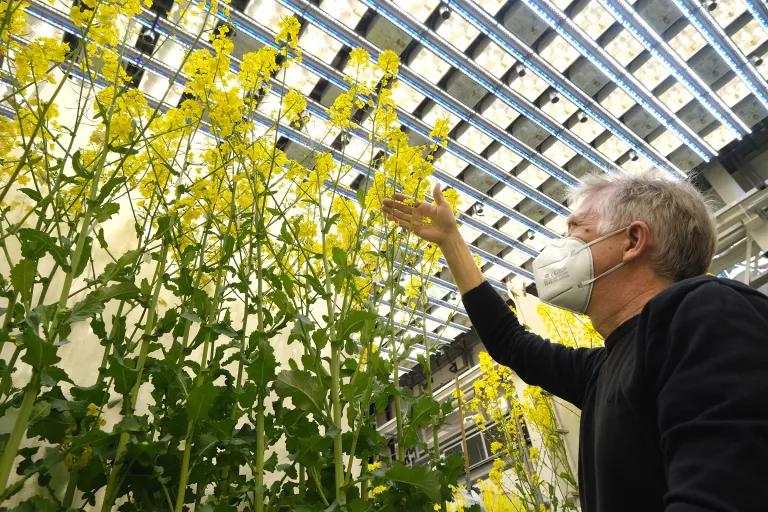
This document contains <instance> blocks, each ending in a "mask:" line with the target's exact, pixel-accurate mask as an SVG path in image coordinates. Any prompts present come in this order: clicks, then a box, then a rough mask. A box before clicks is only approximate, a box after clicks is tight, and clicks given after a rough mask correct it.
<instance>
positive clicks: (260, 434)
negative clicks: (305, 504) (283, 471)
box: [256, 397, 264, 512]
mask: <svg viewBox="0 0 768 512" xmlns="http://www.w3.org/2000/svg"><path fill="white" fill-rule="evenodd" d="M256 512H264V402H263V401H262V399H261V397H259V403H258V404H256Z"/></svg>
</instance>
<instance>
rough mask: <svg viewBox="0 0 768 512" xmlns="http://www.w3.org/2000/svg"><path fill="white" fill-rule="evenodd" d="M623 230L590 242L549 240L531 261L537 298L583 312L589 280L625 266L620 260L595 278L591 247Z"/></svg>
mask: <svg viewBox="0 0 768 512" xmlns="http://www.w3.org/2000/svg"><path fill="white" fill-rule="evenodd" d="M626 229H627V228H621V229H617V230H616V231H613V232H611V233H608V234H606V235H603V236H601V237H599V238H596V239H595V240H592V241H591V242H589V243H586V242H584V241H583V240H581V239H579V238H575V237H566V238H561V239H559V240H553V241H552V242H550V243H549V245H547V246H546V247H545V248H544V249H543V250H542V251H541V253H540V254H539V255H538V256H537V257H536V259H534V260H533V277H534V280H535V281H536V290H537V291H538V293H539V299H541V300H542V301H544V302H546V303H547V304H551V305H552V306H557V307H559V308H563V309H568V310H570V311H573V312H574V313H579V314H582V315H583V314H584V313H586V311H587V306H589V299H590V298H591V297H592V283H594V282H595V281H597V280H598V279H600V278H601V277H604V276H607V275H608V274H610V273H611V272H613V271H615V270H617V269H619V268H621V267H622V266H623V265H624V262H623V261H622V262H620V263H619V264H618V265H616V266H614V267H612V268H610V269H608V270H606V271H605V272H603V273H602V274H600V275H599V276H597V277H595V269H594V265H593V261H592V249H590V247H591V246H592V245H595V244H596V243H598V242H602V241H603V240H605V239H606V238H610V237H612V236H614V235H616V234H618V233H621V232H622V231H624V230H626Z"/></svg>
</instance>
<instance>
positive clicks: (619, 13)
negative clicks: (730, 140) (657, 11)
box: [597, 0, 752, 139]
mask: <svg viewBox="0 0 768 512" xmlns="http://www.w3.org/2000/svg"><path fill="white" fill-rule="evenodd" d="M597 1H598V2H600V5H602V6H603V7H604V8H605V10H607V11H608V12H609V13H611V15H612V16H613V17H614V19H616V20H617V21H618V22H619V23H620V24H621V26H622V27H624V30H627V31H628V32H630V33H631V34H632V35H633V36H635V39H637V40H638V41H639V42H640V43H641V44H642V45H643V47H644V48H645V49H646V50H648V52H649V53H650V54H651V55H653V57H655V58H656V59H657V60H658V61H659V62H661V63H662V64H663V65H664V67H665V68H666V69H667V71H669V73H670V74H671V75H672V76H673V77H675V79H676V80H677V81H678V82H680V84H682V85H683V87H685V88H686V90H687V91H688V92H690V93H691V95H693V97H694V98H695V99H696V100H698V101H699V103H701V105H702V106H703V107H704V108H705V109H707V111H708V112H709V113H710V114H712V116H714V118H715V119H717V120H718V121H719V122H720V123H721V124H722V125H723V126H726V127H727V128H728V129H730V130H731V131H732V132H733V133H734V134H736V138H737V139H741V138H742V137H743V136H744V135H747V134H748V133H750V132H751V131H752V130H750V128H749V127H748V126H747V125H746V123H744V121H742V120H741V119H740V118H739V116H737V115H736V114H735V113H734V112H733V111H732V110H731V109H730V108H729V107H728V105H726V104H725V102H724V101H723V100H722V99H720V97H719V96H718V95H717V94H716V93H715V92H714V91H713V90H712V89H711V88H710V87H709V86H708V85H707V84H706V83H705V82H704V81H703V80H702V79H701V78H700V77H699V75H697V74H696V73H695V72H694V71H693V70H692V69H691V68H690V66H688V63H687V62H686V61H685V60H683V59H682V58H681V57H680V56H679V55H678V54H677V52H676V51H675V50H673V49H672V48H671V47H670V46H669V45H668V44H667V43H666V41H664V39H663V38H662V37H661V35H659V34H658V33H657V32H656V31H655V30H653V29H652V28H651V27H650V26H649V25H648V23H647V22H646V21H645V20H644V19H643V18H642V16H640V15H639V13H638V12H637V11H636V10H635V9H634V7H633V6H632V5H630V4H629V3H628V2H627V1H626V0H597Z"/></svg>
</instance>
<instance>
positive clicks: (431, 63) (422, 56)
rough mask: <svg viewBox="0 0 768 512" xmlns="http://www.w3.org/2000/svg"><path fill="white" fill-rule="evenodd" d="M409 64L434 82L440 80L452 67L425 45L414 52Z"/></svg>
mask: <svg viewBox="0 0 768 512" xmlns="http://www.w3.org/2000/svg"><path fill="white" fill-rule="evenodd" d="M409 66H410V68H411V69H413V70H414V71H415V72H416V73H418V74H419V75H421V76H423V77H424V78H426V79H427V80H429V81H430V82H432V83H433V84H436V83H437V82H439V81H440V79H441V78H443V75H444V74H446V73H447V72H448V70H449V69H450V68H451V65H450V64H448V63H447V62H445V61H444V60H443V59H441V58H440V57H438V56H437V55H436V54H435V53H434V52H431V51H429V50H427V49H426V48H424V47H421V48H419V49H418V50H416V51H415V52H414V54H413V58H412V59H411V62H410V64H409Z"/></svg>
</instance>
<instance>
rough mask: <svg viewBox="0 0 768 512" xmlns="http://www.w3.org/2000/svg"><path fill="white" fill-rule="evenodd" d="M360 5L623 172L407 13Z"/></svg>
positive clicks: (604, 166) (385, 1)
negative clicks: (374, 12) (372, 10)
mask: <svg viewBox="0 0 768 512" xmlns="http://www.w3.org/2000/svg"><path fill="white" fill-rule="evenodd" d="M360 2H361V3H363V4H365V5H367V6H368V7H369V8H371V9H374V10H375V11H376V12H378V13H379V14H380V15H382V16H384V17H385V18H387V19H388V20H389V21H391V22H392V23H394V24H395V25H396V26H398V27H400V28H401V29H402V30H403V31H404V32H406V33H407V34H408V35H409V36H411V37H412V38H413V39H414V40H416V41H418V42H419V43H421V44H422V45H423V46H424V47H425V48H428V49H429V50H430V51H431V52H433V53H434V54H435V55H438V56H439V57H441V58H442V59H444V60H445V61H446V62H448V63H449V64H451V66H453V67H454V68H456V69H458V70H459V71H461V72H462V73H464V74H465V75H466V76H468V77H469V78H471V79H472V80H473V81H475V82H476V83H478V84H480V85H481V86H482V87H484V88H485V89H486V90H487V91H488V92H490V93H491V94H494V95H495V96H496V97H497V98H499V99H500V100H501V101H503V102H504V103H505V104H506V105H507V106H509V107H511V108H513V109H515V110H516V111H517V112H519V113H520V114H522V115H524V116H525V117H527V118H528V119H530V120H531V121H533V122H534V123H536V124H537V125H539V126H540V127H541V128H543V129H544V130H546V131H547V132H548V133H549V134H550V135H552V136H553V137H555V138H557V139H558V140H559V141H560V142H562V143H563V144H565V145H566V146H568V147H569V148H571V149H572V150H574V151H575V152H576V153H579V154H581V155H582V156H583V157H584V158H585V159H587V160H588V161H590V162H592V163H593V164H594V165H595V166H596V167H597V168H598V169H601V170H602V171H603V172H607V173H609V174H614V173H619V172H621V168H620V167H619V166H618V165H616V163H615V162H613V161H612V160H611V159H609V158H608V157H606V156H605V155H603V154H602V153H600V152H599V151H597V150H596V149H595V148H593V147H592V146H590V145H589V144H588V143H587V142H585V141H584V140H582V139H581V138H579V137H578V136H576V135H575V134H574V133H572V132H570V131H569V130H567V129H566V128H565V127H564V126H563V125H561V124H560V123H558V122H557V121H555V120H554V119H552V118H551V117H550V116H549V115H548V114H546V113H545V112H543V111H542V110H539V109H538V108H537V107H536V106H535V105H534V104H533V103H531V102H530V101H528V100H527V99H525V98H524V97H522V96H521V95H520V94H518V93H517V92H516V91H514V90H513V89H511V88H510V87H509V86H508V85H506V84H505V83H504V82H502V81H501V80H499V79H498V78H496V77H495V76H493V75H492V74H491V73H490V72H488V70H486V69H485V68H483V67H482V66H480V65H478V64H477V63H476V62H474V61H472V60H471V59H469V58H467V56H466V55H464V54H463V53H462V52H460V51H459V50H458V49H457V48H456V47H454V46H453V45H451V44H450V43H449V42H447V41H445V40H444V39H443V38H441V37H440V36H438V35H437V34H436V33H435V32H434V31H431V30H429V29H428V28H427V27H426V26H424V25H423V24H422V23H420V22H419V21H418V20H416V19H415V18H413V17H412V16H410V15H409V14H407V13H406V12H403V11H402V10H401V9H400V8H398V7H397V6H395V4H393V3H392V2H390V1H389V0H360Z"/></svg>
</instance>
